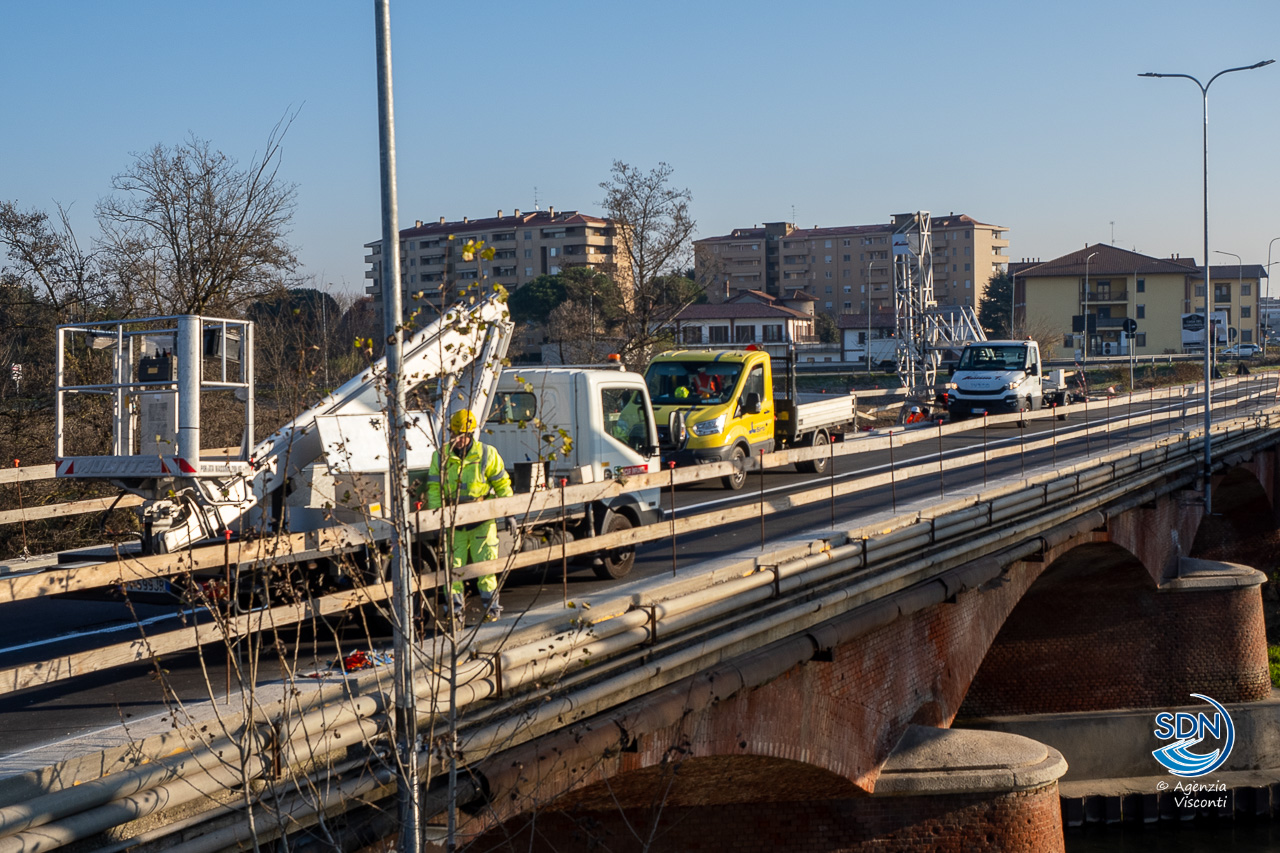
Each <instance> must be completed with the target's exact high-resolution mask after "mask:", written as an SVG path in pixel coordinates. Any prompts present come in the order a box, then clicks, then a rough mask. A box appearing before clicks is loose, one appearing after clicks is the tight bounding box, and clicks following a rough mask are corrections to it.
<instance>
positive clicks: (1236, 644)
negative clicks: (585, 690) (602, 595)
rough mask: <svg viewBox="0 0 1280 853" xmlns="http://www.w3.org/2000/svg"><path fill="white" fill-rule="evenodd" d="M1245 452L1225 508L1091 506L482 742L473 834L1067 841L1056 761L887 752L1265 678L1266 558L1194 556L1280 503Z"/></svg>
mask: <svg viewBox="0 0 1280 853" xmlns="http://www.w3.org/2000/svg"><path fill="white" fill-rule="evenodd" d="M1237 461H1238V464H1237V465H1236V466H1235V467H1234V468H1233V469H1231V470H1230V471H1229V472H1228V473H1226V474H1225V475H1223V476H1220V477H1217V478H1215V483H1214V485H1215V509H1218V508H1222V509H1223V510H1224V511H1225V512H1226V513H1227V516H1226V520H1225V521H1217V520H1212V519H1211V520H1210V524H1208V525H1202V523H1201V522H1202V518H1203V503H1202V501H1201V500H1200V496H1199V494H1198V493H1193V492H1174V493H1171V494H1168V495H1165V496H1164V497H1161V498H1159V499H1157V500H1155V501H1154V502H1151V503H1148V504H1143V505H1139V506H1133V507H1129V508H1126V509H1124V510H1123V511H1117V512H1114V513H1112V512H1108V513H1107V514H1105V515H1104V514H1103V513H1098V512H1095V513H1090V514H1088V515H1086V516H1082V517H1081V518H1079V519H1077V520H1076V522H1074V523H1073V524H1072V525H1071V526H1070V527H1069V528H1066V529H1059V530H1057V531H1054V532H1053V533H1052V534H1050V535H1046V536H1044V537H1043V545H1044V547H1043V549H1042V551H1041V553H1040V554H1039V555H1037V557H1036V558H1035V559H1030V560H1020V561H1017V562H1014V563H1011V564H1009V565H1001V564H1000V563H999V562H998V561H997V560H996V559H995V558H983V559H980V560H977V561H975V562H973V563H970V564H968V565H965V566H961V567H959V568H957V569H954V570H952V571H950V572H947V573H946V574H944V575H942V576H940V577H937V578H934V579H933V580H931V581H929V582H927V583H925V584H922V585H920V586H917V587H913V588H911V589H908V590H904V591H902V592H900V593H898V594H895V595H894V596H892V597H891V598H888V599H882V600H880V601H878V602H875V603H874V604H871V605H868V606H866V607H864V608H861V609H859V610H856V611H853V612H850V613H847V614H845V615H843V616H840V617H837V618H835V619H832V620H830V621H829V622H827V623H823V624H822V625H820V626H817V627H816V628H813V629H810V630H808V631H806V632H804V633H801V634H798V635H795V636H792V637H789V638H787V639H785V640H782V641H779V642H777V643H775V644H773V645H771V646H769V647H766V648H764V649H761V650H759V651H757V652H754V653H751V654H749V655H744V656H742V657H740V658H738V659H735V660H732V661H728V662H726V663H723V664H721V665H719V666H718V667H716V668H715V669H713V670H708V671H704V672H702V673H700V674H698V675H696V676H692V677H690V678H687V679H685V680H683V681H680V682H677V683H675V684H673V685H671V686H669V687H667V688H664V689H662V690H659V691H657V692H655V693H651V694H648V695H646V696H644V697H642V698H640V699H637V700H633V701H632V702H631V703H629V704H628V705H626V706H623V707H621V708H618V709H615V710H614V711H612V712H609V713H607V714H604V715H601V716H599V717H596V718H592V719H590V720H587V721H585V722H583V723H581V724H578V725H575V726H572V727H570V728H567V729H563V730H561V731H559V732H556V733H554V734H553V735H549V736H547V737H544V738H540V739H538V740H537V741H535V742H533V743H531V744H528V745H526V746H524V747H519V748H516V749H513V750H510V751H508V752H505V753H502V754H501V755H499V756H496V757H495V758H492V759H489V760H487V761H486V762H484V763H482V764H480V765H478V766H477V767H476V768H475V769H476V770H477V772H478V773H479V774H480V775H481V776H482V777H483V779H484V782H485V786H486V788H487V789H488V791H489V799H488V801H487V802H486V803H485V804H484V806H483V807H482V808H480V809H478V810H477V811H476V812H475V814H474V816H473V817H472V819H471V820H470V822H469V823H467V824H464V826H463V830H464V831H465V832H467V833H469V834H470V837H471V838H473V839H474V840H475V841H476V845H477V846H476V848H475V849H482V850H489V849H493V850H501V849H513V850H515V849H519V850H558V851H566V850H596V849H601V850H603V849H608V850H612V851H618V850H637V851H639V850H648V851H693V850H708V851H710V850H716V851H719V850H745V851H752V850H775V849H787V850H813V851H833V850H863V849H866V850H871V849H874V850H877V851H879V850H892V849H901V850H916V849H932V850H939V851H943V850H953V849H955V850H959V849H969V848H968V847H965V845H966V844H972V843H973V842H974V841H975V840H977V841H979V842H980V843H981V842H984V841H985V842H986V843H989V844H990V845H991V846H992V847H993V848H997V849H1004V850H1028V851H1030V850H1037V851H1039V850H1054V849H1061V845H1062V839H1061V822H1060V812H1059V805H1058V797H1057V785H1056V781H1053V780H1052V779H1051V780H1049V781H1047V782H1045V781H1044V780H1043V779H1042V778H1040V777H1036V776H1035V774H1029V775H1026V776H1025V778H1028V779H1032V780H1033V781H1034V782H1035V784H1030V785H1028V784H1021V783H1020V781H1019V779H1020V775H1019V772H1018V768H1016V767H1015V768H1012V769H1011V770H1009V768H1005V770H1009V772H1007V773H1000V772H996V771H995V770H991V772H990V773H988V775H987V776H982V774H981V772H978V771H973V770H968V771H966V772H968V773H969V775H968V776H965V777H964V778H965V779H967V780H968V782H967V783H966V784H967V787H966V784H961V785H960V786H959V787H958V788H955V789H946V785H945V784H943V785H942V787H940V788H939V787H937V786H934V787H932V788H931V787H930V786H929V784H928V783H921V786H922V787H920V786H917V787H920V790H916V789H913V788H912V787H911V784H910V782H911V779H912V778H914V777H912V776H911V774H912V773H916V772H919V773H925V769H924V768H917V767H911V768H908V769H907V771H904V772H903V773H901V774H899V775H898V776H897V777H895V784H894V785H893V786H892V790H893V791H894V792H896V793H901V792H902V791H908V792H910V793H912V794H913V796H884V795H883V791H884V789H885V788H886V787H887V786H885V785H882V784H880V783H881V780H882V775H883V774H884V773H885V772H886V767H887V765H886V761H887V760H889V761H890V762H897V761H899V758H898V757H897V756H896V755H895V754H894V751H895V747H897V748H898V749H899V752H901V751H902V748H901V743H903V742H904V737H903V736H904V733H906V732H908V731H909V730H913V731H914V730H915V729H913V727H926V728H925V730H934V729H937V728H946V727H949V726H950V725H951V723H952V721H953V720H954V719H956V717H957V716H958V715H982V714H994V713H1000V714H1015V713H1033V712H1034V713H1040V712H1055V711H1079V710H1103V709H1112V708H1141V707H1169V706H1176V705H1180V704H1184V703H1185V702H1186V696H1187V694H1188V693H1189V692H1204V693H1208V694H1209V695H1213V696H1214V697H1215V698H1217V699H1218V700H1219V701H1222V702H1247V701H1258V700H1261V699H1263V698H1266V697H1267V696H1268V695H1269V693H1270V679H1269V674H1268V666H1267V654H1266V638H1265V632H1264V626H1263V616H1262V601H1261V594H1260V586H1259V583H1260V579H1259V573H1257V572H1254V571H1252V570H1249V569H1245V568H1243V567H1236V568H1235V569H1234V570H1233V569H1232V568H1231V567H1229V566H1223V565H1222V564H1221V563H1210V562H1208V561H1204V560H1197V559H1193V558H1194V557H1196V556H1197V549H1200V550H1201V551H1211V552H1212V556H1213V557H1214V558H1215V559H1216V560H1225V559H1228V558H1230V557H1231V556H1233V554H1234V551H1233V548H1238V547H1239V545H1240V544H1241V542H1242V541H1243V539H1242V535H1243V534H1247V533H1250V532H1251V531H1254V530H1257V529H1273V528H1274V527H1275V525H1276V520H1277V513H1276V510H1275V507H1276V506H1277V502H1276V500H1275V498H1276V483H1277V482H1278V481H1280V477H1277V455H1276V454H1275V453H1274V452H1273V451H1266V452H1259V453H1256V454H1254V455H1253V456H1252V458H1250V459H1245V460H1237ZM1240 513H1246V514H1248V518H1246V519H1244V520H1243V521H1242V520H1241V519H1238V518H1236V515H1237V514H1240ZM1205 636H1213V637H1214V638H1215V646H1214V649H1215V653H1214V654H1211V655H1210V654H1205V653H1203V650H1202V648H1201V647H1200V646H1199V645H1198V644H1197V640H1198V639H1200V638H1203V637H1205ZM1004 737H1009V736H1004ZM1025 742H1026V743H1034V742H1031V741H1025ZM967 748H969V747H966V746H965V745H964V744H961V745H959V746H958V747H957V748H956V749H954V750H952V751H951V753H955V754H956V755H957V756H958V757H956V759H955V760H956V761H958V762H959V763H960V764H962V765H965V766H966V767H970V768H978V770H980V769H981V768H982V767H983V766H984V765H983V762H982V759H981V756H977V757H976V758H975V757H974V756H968V757H966V756H965V755H963V753H964V752H965V750H966V749H967ZM951 753H948V752H947V751H946V750H943V754H951ZM909 762H910V756H908V763H909ZM966 762H967V763H966ZM1032 763H1034V758H1033V759H1032ZM988 769H989V770H990V768H988ZM1059 772H1060V771H1059ZM975 773H977V775H974V774H975ZM992 774H994V776H992ZM961 775H962V776H963V774H961ZM989 777H991V778H989ZM921 778H923V777H921ZM978 778H981V780H985V781H979V782H976V783H975V782H974V781H973V780H974V779H978ZM992 778H994V779H995V781H994V782H993V781H992ZM902 779H907V780H908V784H907V785H906V787H905V788H904V787H903V786H902V785H901V784H899V782H900V781H901V780H902ZM1054 779H1056V776H1055V777H1054ZM878 786H879V788H881V790H880V791H878V790H877V789H878ZM682 827H683V829H682ZM696 827H705V828H706V830H705V831H703V830H695V828H696ZM926 841H927V842H928V845H929V846H928V847H924V848H922V847H921V846H920V845H921V844H923V843H924V842H926Z"/></svg>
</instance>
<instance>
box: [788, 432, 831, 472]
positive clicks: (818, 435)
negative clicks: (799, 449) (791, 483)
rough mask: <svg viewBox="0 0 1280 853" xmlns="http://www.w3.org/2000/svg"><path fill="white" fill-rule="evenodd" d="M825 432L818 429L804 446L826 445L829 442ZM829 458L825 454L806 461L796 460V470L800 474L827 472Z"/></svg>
mask: <svg viewBox="0 0 1280 853" xmlns="http://www.w3.org/2000/svg"><path fill="white" fill-rule="evenodd" d="M830 443H831V442H830V440H829V439H828V438H827V434H826V433H825V432H823V431H822V430H818V431H817V432H815V433H814V434H813V437H812V438H810V439H809V443H808V444H807V445H805V446H806V447H826V446H827V445H828V444H830ZM830 461H831V460H830V459H829V458H827V457H826V456H819V457H817V458H816V459H810V460H809V461H808V462H797V463H796V470H797V471H799V472H800V473H801V474H825V473H826V472H827V463H828V462H830Z"/></svg>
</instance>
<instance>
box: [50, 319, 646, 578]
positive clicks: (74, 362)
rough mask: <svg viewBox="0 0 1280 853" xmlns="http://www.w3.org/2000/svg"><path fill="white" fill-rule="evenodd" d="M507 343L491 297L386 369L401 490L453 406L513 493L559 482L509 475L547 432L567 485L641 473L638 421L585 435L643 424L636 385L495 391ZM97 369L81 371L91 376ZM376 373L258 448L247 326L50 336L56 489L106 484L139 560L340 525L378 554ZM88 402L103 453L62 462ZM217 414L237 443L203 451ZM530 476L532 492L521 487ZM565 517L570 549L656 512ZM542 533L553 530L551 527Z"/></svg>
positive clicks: (382, 419) (601, 509) (562, 378)
mask: <svg viewBox="0 0 1280 853" xmlns="http://www.w3.org/2000/svg"><path fill="white" fill-rule="evenodd" d="M512 331H513V324H512V323H511V321H510V319H509V315H508V312H507V309H506V305H505V304H504V302H503V300H502V299H501V297H500V296H498V295H494V296H491V297H490V298H488V299H485V300H482V301H480V302H479V303H478V304H476V305H474V306H471V307H461V306H460V307H457V308H454V309H453V310H451V311H449V312H447V313H445V314H444V316H442V317H441V318H440V319H439V320H437V321H436V322H435V323H433V324H432V325H430V326H428V327H427V328H425V329H422V330H420V331H418V332H417V333H415V334H414V335H412V336H411V337H410V338H409V339H408V340H406V342H405V345H404V350H403V352H404V354H403V357H402V367H403V374H404V375H405V376H406V377H409V380H408V382H407V385H408V386H409V389H408V399H409V403H408V406H407V409H408V411H407V412H406V416H407V417H406V421H407V424H408V429H407V444H408V448H409V450H408V468H409V476H410V478H411V479H412V477H413V476H414V473H415V472H419V476H421V472H425V470H426V469H427V468H428V466H429V463H430V459H431V454H432V452H433V450H434V449H435V448H437V447H439V446H441V443H442V438H443V433H444V425H445V424H446V423H447V422H448V419H449V416H450V415H451V414H452V412H453V411H455V410H457V409H459V408H469V409H471V410H473V411H475V412H476V413H477V414H480V413H489V412H491V411H492V412H494V413H495V414H494V415H491V416H490V417H489V418H488V419H487V420H488V422H487V424H486V427H485V428H486V429H491V430H493V432H494V436H493V438H491V439H487V440H491V441H492V442H493V443H494V444H495V445H498V446H499V450H500V452H501V453H502V455H503V457H504V460H506V461H507V463H508V465H509V466H511V467H512V469H513V473H514V475H515V479H516V481H517V482H522V484H523V485H524V487H525V488H526V489H533V488H537V487H538V484H539V482H542V481H545V480H546V479H548V478H550V477H553V476H555V475H556V474H557V473H559V472H560V468H559V467H555V468H552V467H549V466H547V465H543V466H534V465H532V464H531V465H529V466H528V469H527V470H525V469H524V467H523V465H522V464H520V463H523V462H525V461H526V460H525V459H524V456H525V455H528V456H529V457H530V459H529V460H527V461H529V462H533V461H534V460H537V459H538V456H537V452H535V451H534V449H533V448H535V447H537V446H539V442H541V434H542V433H543V432H545V430H546V429H547V428H550V429H552V430H555V431H557V432H558V431H559V430H562V429H563V430H565V434H567V435H570V436H573V437H574V439H575V441H573V442H572V443H570V445H569V447H570V448H572V451H571V452H570V453H569V454H568V456H567V457H566V458H563V459H560V460H553V462H554V463H555V464H556V465H567V467H566V468H565V473H566V475H567V477H568V479H570V480H571V481H572V482H575V483H576V482H590V479H588V478H600V479H603V478H607V477H608V476H610V475H617V474H618V473H627V472H630V471H633V470H638V469H639V468H641V467H643V468H644V469H645V470H646V471H647V470H650V466H652V467H653V468H654V469H656V465H657V461H656V460H657V447H656V444H657V441H656V435H655V433H656V431H655V430H654V428H653V421H652V417H651V416H649V417H648V419H647V420H646V421H644V422H643V423H636V424H634V426H635V430H636V431H635V437H634V439H632V436H631V433H632V426H633V424H631V423H628V424H627V437H628V439H629V440H630V441H631V443H630V444H627V443H624V442H619V441H618V440H617V439H616V438H614V437H612V435H602V434H601V433H602V432H603V431H604V430H608V429H610V428H614V427H616V426H617V421H618V413H615V412H610V411H608V409H607V406H608V405H609V404H610V403H611V402H614V401H615V398H621V397H624V396H626V397H627V401H628V402H630V401H631V400H632V399H633V398H636V399H639V401H640V402H639V403H637V405H638V406H639V407H640V409H641V410H644V411H647V409H648V398H647V396H646V392H645V388H644V382H643V380H642V379H641V378H640V377H639V376H636V375H634V374H630V373H626V372H625V371H620V370H593V369H590V368H558V369H556V370H548V371H542V372H540V373H538V374H537V375H536V376H535V375H534V374H535V372H534V371H520V370H514V371H510V374H511V375H510V378H509V380H508V378H506V377H504V379H503V380H502V381H499V378H498V377H499V373H500V367H499V365H500V363H501V361H502V359H503V357H504V356H505V354H506V351H507V347H508V344H509V343H510V340H511V335H512ZM95 365H96V373H95V372H94V370H93V369H91V368H93V367H94V366H95ZM385 372H386V360H385V359H382V360H379V361H377V362H375V363H374V364H372V365H370V367H369V368H367V369H365V370H363V371H361V373H360V375H358V376H356V377H354V378H352V379H350V380H349V381H347V382H346V383H345V384H343V385H342V386H341V387H339V388H338V389H337V390H336V391H334V392H332V393H330V394H329V395H328V396H326V397H325V398H324V399H323V400H321V401H320V402H319V403H318V404H316V405H315V406H312V407H311V408H310V409H308V410H307V411H305V412H304V413H302V414H301V415H299V416H298V417H296V418H294V419H293V420H292V421H290V422H289V423H288V424H286V425H284V426H283V427H281V428H280V429H278V430H276V431H275V432H273V433H272V434H271V435H270V436H268V437H267V438H266V439H263V440H262V441H255V439H254V434H253V431H254V416H253V412H254V381H253V326H252V324H251V323H248V322H246V321H240V320H223V319H215V318H207V317H194V316H180V317H164V318H148V319H142V320H129V321H117V322H109V323H95V324H77V325H68V326H62V327H59V329H58V364H57V386H56V392H55V393H56V410H57V422H58V425H59V429H58V433H57V466H56V471H57V476H59V477H68V478H76V479H97V480H106V481H109V482H111V483H113V484H115V485H116V486H118V487H119V488H120V489H121V490H122V491H123V492H129V493H132V494H136V495H139V496H141V497H142V498H143V499H144V504H143V505H142V509H141V519H142V528H143V531H142V541H141V550H142V552H143V553H165V552H168V553H173V552H177V551H180V550H182V549H184V548H186V547H187V546H189V545H192V544H194V543H197V542H204V541H210V540H220V539H221V538H223V536H224V535H225V534H227V533H228V532H229V533H230V535H231V536H233V537H251V536H260V535H267V534H270V533H275V532H280V533H300V532H311V531H317V530H321V529H324V528H330V527H334V526H336V525H342V524H347V525H353V526H355V527H356V528H357V529H359V530H361V531H363V534H364V536H365V537H366V538H367V539H368V540H369V542H370V544H371V545H373V546H374V547H377V543H380V542H385V541H389V539H390V536H391V527H390V523H389V515H390V512H389V506H388V501H387V495H388V493H389V491H390V488H389V486H390V472H389V465H388V462H387V460H388V449H387V435H386V429H387V426H386V416H385V413H384V407H385V402H384V394H385V387H386V384H385ZM517 377H524V381H523V382H522V381H521V380H520V379H518V378H517ZM513 394H532V395H533V396H532V398H531V399H525V398H516V397H513V396H512V395H513ZM495 395H496V396H495ZM503 395H506V396H503ZM584 395H587V396H584ZM592 395H594V396H592ZM628 395H629V396H628ZM636 395H639V397H638V398H637V397H636ZM87 396H96V397H97V398H98V399H101V397H102V396H106V397H108V398H109V400H110V407H111V411H112V452H111V453H110V454H107V455H100V454H78V453H76V452H75V448H73V447H70V446H68V441H69V440H68V433H67V432H66V431H65V430H64V429H62V425H63V424H65V423H66V422H67V421H68V419H69V418H70V417H74V416H75V412H76V405H77V403H78V402H81V403H82V402H83V401H84V400H85V398H86V397H87ZM495 401H496V402H497V403H498V405H496V406H495V405H494V403H495ZM517 403H521V404H524V405H526V407H529V406H532V408H533V409H534V411H535V413H536V415H535V417H536V418H537V420H530V419H519V418H513V417H510V415H511V414H512V413H514V411H515V410H514V409H513V408H511V405H514V404H517ZM233 405H239V406H241V407H242V408H243V424H242V430H241V432H242V434H243V441H242V442H241V446H240V447H239V448H232V449H225V448H224V449H217V450H215V449H212V448H209V447H206V446H204V444H203V443H202V440H201V418H202V415H203V417H205V418H208V417H209V415H210V413H211V412H212V411H213V410H214V409H220V410H225V409H229V408H230V407H231V406H233ZM504 406H505V408H504ZM223 414H225V412H224V413H223ZM611 418H612V419H611ZM528 436H536V438H529V437H528ZM526 451H527V452H526ZM543 452H545V451H543ZM544 461H547V460H544ZM535 467H539V470H540V471H541V477H542V481H540V480H538V479H537V477H536V476H535V475H534V474H533V469H534V468H535ZM522 470H524V471H525V473H526V476H525V477H524V478H523V480H522V479H521V472H522ZM606 472H607V473H606ZM569 513H570V515H569V517H568V518H566V519H565V524H564V525H563V526H564V527H567V528H569V530H570V531H571V535H574V536H590V535H595V534H596V533H599V532H601V531H609V530H620V529H623V525H624V524H632V525H635V524H646V523H649V522H651V521H653V520H655V519H656V518H657V516H658V515H659V514H660V511H659V509H658V497H657V494H656V493H654V494H645V493H641V494H639V495H625V496H622V497H620V498H618V499H616V500H615V501H614V502H613V503H610V504H609V505H607V506H605V505H600V506H576V507H570V508H569ZM554 521H555V524H554V527H556V529H557V530H558V529H559V528H560V527H561V526H562V525H561V524H560V518H559V517H557V518H556V519H554ZM517 522H518V524H519V523H520V522H523V524H522V525H520V526H519V529H518V530H517V533H518V536H519V539H520V541H521V542H523V541H524V540H525V538H526V537H532V538H534V539H537V538H538V537H540V536H542V535H543V532H544V531H545V529H546V528H547V527H550V526H552V525H548V523H547V519H545V518H544V519H542V520H540V521H534V520H530V519H517ZM557 535H558V534H557ZM633 555H634V551H633V550H628V551H622V552H613V553H610V554H608V555H604V556H603V557H602V558H600V559H598V560H597V561H596V566H595V568H596V570H597V573H599V574H601V575H603V576H606V577H621V576H622V575H625V574H626V572H627V571H629V570H630V568H631V564H632V560H633ZM321 562H324V561H321ZM324 568H325V569H326V570H327V571H328V572H329V573H330V574H341V572H342V571H345V570H344V569H342V568H341V567H339V566H336V565H328V566H325V567H324ZM164 583H166V584H167V583H168V582H167V581H166V582H164ZM156 591H159V590H156Z"/></svg>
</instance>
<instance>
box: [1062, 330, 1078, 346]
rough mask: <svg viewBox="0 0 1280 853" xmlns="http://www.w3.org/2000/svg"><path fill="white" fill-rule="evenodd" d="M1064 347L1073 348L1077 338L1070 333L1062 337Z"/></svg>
mask: <svg viewBox="0 0 1280 853" xmlns="http://www.w3.org/2000/svg"><path fill="white" fill-rule="evenodd" d="M1062 345H1063V346H1064V347H1073V346H1075V345H1076V336H1075V335H1073V334H1071V333H1070V332H1068V333H1067V334H1065V335H1063V336H1062Z"/></svg>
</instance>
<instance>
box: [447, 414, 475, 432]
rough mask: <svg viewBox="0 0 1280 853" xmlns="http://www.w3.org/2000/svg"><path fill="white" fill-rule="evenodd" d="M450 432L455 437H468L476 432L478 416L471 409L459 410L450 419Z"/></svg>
mask: <svg viewBox="0 0 1280 853" xmlns="http://www.w3.org/2000/svg"><path fill="white" fill-rule="evenodd" d="M449 431H450V432H452V433H453V434H454V435H467V434H469V433H473V432H475V431H476V416H475V415H473V414H471V410H470V409H459V410H458V411H456V412H454V413H453V417H451V418H449Z"/></svg>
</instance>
